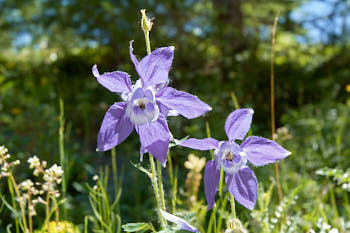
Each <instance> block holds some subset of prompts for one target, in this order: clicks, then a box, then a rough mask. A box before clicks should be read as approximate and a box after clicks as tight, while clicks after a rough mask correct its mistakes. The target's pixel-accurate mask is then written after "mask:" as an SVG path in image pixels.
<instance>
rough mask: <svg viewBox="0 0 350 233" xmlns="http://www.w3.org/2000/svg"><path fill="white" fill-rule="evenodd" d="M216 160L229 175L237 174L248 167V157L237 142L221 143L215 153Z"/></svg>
mask: <svg viewBox="0 0 350 233" xmlns="http://www.w3.org/2000/svg"><path fill="white" fill-rule="evenodd" d="M214 154H215V159H216V161H218V163H219V164H220V166H221V167H222V169H223V170H224V171H225V172H226V173H228V174H236V173H237V172H238V170H239V169H240V168H241V167H242V166H244V165H246V163H247V156H246V154H245V153H244V152H243V150H242V149H241V148H240V146H239V145H238V144H237V143H235V142H232V143H230V142H227V141H225V142H221V143H220V146H219V148H218V149H216V150H215V151H214Z"/></svg>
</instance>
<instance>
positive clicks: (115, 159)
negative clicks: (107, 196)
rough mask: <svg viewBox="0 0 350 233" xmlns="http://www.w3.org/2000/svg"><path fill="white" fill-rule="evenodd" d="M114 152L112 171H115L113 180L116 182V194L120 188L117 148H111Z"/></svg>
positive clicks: (112, 152)
mask: <svg viewBox="0 0 350 233" xmlns="http://www.w3.org/2000/svg"><path fill="white" fill-rule="evenodd" d="M111 154H112V172H113V182H114V194H115V195H116V193H117V190H118V177H117V155H116V152H115V148H112V150H111Z"/></svg>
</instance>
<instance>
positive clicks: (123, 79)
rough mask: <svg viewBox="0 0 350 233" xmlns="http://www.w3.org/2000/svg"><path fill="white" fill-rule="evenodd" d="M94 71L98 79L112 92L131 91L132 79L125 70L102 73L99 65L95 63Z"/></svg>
mask: <svg viewBox="0 0 350 233" xmlns="http://www.w3.org/2000/svg"><path fill="white" fill-rule="evenodd" d="M92 73H93V75H94V76H95V77H96V79H97V81H98V82H99V83H100V84H101V85H102V86H104V87H105V88H107V89H108V90H110V91H111V92H117V93H122V92H124V91H128V92H129V91H131V80H130V77H129V75H128V74H127V73H125V72H122V71H114V72H108V73H104V74H102V75H100V73H99V72H98V69H97V65H94V66H93V67H92Z"/></svg>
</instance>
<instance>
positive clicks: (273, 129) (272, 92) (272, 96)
mask: <svg viewBox="0 0 350 233" xmlns="http://www.w3.org/2000/svg"><path fill="white" fill-rule="evenodd" d="M277 23H278V16H277V17H275V20H274V22H273V28H272V39H271V63H270V68H271V73H270V105H271V138H272V140H274V139H275V134H276V126H275V72H274V59H275V40H276V30H277ZM275 174H276V184H277V190H278V198H279V201H282V199H283V193H282V188H281V181H280V173H279V168H278V163H277V162H275Z"/></svg>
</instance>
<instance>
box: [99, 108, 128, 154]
mask: <svg viewBox="0 0 350 233" xmlns="http://www.w3.org/2000/svg"><path fill="white" fill-rule="evenodd" d="M125 108H126V104H125V103H122V102H119V103H115V104H113V105H112V106H111V107H110V108H109V109H108V111H107V113H106V114H105V116H104V119H103V121H102V124H101V128H100V131H99V133H98V136H97V150H99V151H106V150H110V149H112V148H113V147H115V146H117V145H118V144H120V143H121V142H122V141H124V140H125V139H126V138H127V137H128V136H129V135H130V133H131V132H132V130H133V128H134V125H133V124H132V123H131V121H130V120H129V118H127V117H126V115H125Z"/></svg>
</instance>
